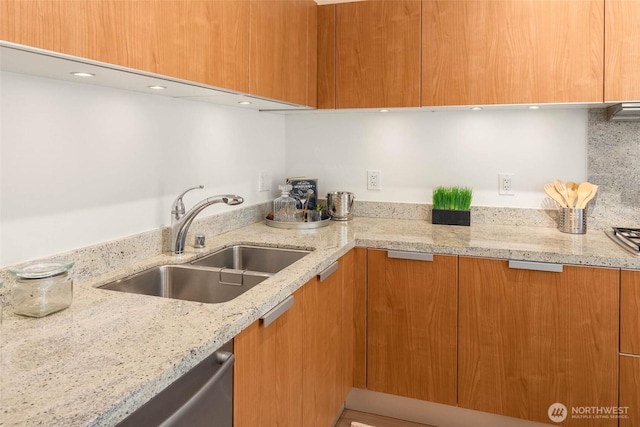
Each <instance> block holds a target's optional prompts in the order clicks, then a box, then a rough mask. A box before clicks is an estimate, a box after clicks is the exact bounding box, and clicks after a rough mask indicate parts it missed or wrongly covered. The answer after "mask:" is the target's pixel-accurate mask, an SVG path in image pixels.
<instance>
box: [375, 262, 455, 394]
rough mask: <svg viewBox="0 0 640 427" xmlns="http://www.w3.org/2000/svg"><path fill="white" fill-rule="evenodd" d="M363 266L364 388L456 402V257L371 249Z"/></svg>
mask: <svg viewBox="0 0 640 427" xmlns="http://www.w3.org/2000/svg"><path fill="white" fill-rule="evenodd" d="M405 254H411V253H405ZM422 255H427V254H422ZM393 256H403V253H400V252H398V253H395V254H394V255H393ZM367 266H368V267H367V269H368V298H369V301H368V317H367V322H368V334H367V337H368V341H367V342H368V345H367V348H368V365H367V366H368V370H367V388H368V389H369V390H374V391H379V392H384V393H390V394H395V395H400V396H406V397H411V398H415V399H422V400H429V401H432V402H439V403H446V404H449V405H455V404H456V304H457V270H458V261H457V257H456V256H443V255H435V256H433V260H432V261H420V260H411V259H399V258H391V257H390V256H388V252H387V251H384V250H382V251H381V250H369V251H368V262H367Z"/></svg>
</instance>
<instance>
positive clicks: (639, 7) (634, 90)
mask: <svg viewBox="0 0 640 427" xmlns="http://www.w3.org/2000/svg"><path fill="white" fill-rule="evenodd" d="M605 6H606V12H605V17H606V23H605V50H604V51H605V67H604V72H605V77H604V101H605V102H613V101H640V72H639V71H638V68H639V67H640V31H638V26H639V25H640V1H638V0H606V1H605Z"/></svg>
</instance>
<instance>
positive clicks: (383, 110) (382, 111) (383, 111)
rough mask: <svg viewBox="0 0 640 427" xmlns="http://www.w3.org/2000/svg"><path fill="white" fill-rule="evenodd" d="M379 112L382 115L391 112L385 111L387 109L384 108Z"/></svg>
mask: <svg viewBox="0 0 640 427" xmlns="http://www.w3.org/2000/svg"><path fill="white" fill-rule="evenodd" d="M379 111H380V112H381V113H388V112H389V110H387V109H385V108H383V109H382V110H379Z"/></svg>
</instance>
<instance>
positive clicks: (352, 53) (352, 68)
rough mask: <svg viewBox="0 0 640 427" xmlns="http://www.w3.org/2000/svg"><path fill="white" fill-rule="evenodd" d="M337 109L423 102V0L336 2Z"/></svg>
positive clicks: (412, 104)
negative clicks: (421, 97)
mask: <svg viewBox="0 0 640 427" xmlns="http://www.w3.org/2000/svg"><path fill="white" fill-rule="evenodd" d="M335 37H336V107H337V108H376V107H418V106H420V1H419V0H379V1H364V2H353V3H341V4H337V5H336V34H335Z"/></svg>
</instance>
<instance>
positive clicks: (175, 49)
mask: <svg viewBox="0 0 640 427" xmlns="http://www.w3.org/2000/svg"><path fill="white" fill-rule="evenodd" d="M250 34H251V37H250V36H249V35H250ZM0 39H2V40H7V41H11V42H14V43H20V44H24V45H28V46H33V47H37V48H41V49H46V50H52V51H55V52H61V53H65V54H69V55H74V56H79V57H83V58H88V59H92V60H96V61H101V62H106V63H110V64H116V65H120V66H124V67H129V68H134V69H138V70H142V71H148V72H152V73H157V74H162V75H166V76H170V77H177V78H180V79H184V80H189V81H194V82H199V83H205V84H208V85H211V86H216V87H220V88H225V89H231V90H234V91H238V92H242V93H249V94H251V95H256V96H260V97H264V98H270V99H275V100H279V101H284V102H288V103H292V104H300V105H308V106H315V105H316V90H317V84H316V74H317V65H316V61H317V54H316V52H317V47H316V43H317V41H316V40H317V5H316V3H315V2H314V1H313V0H291V1H272V0H224V1H219V0H189V1H181V0H149V1H139V0H101V1H95V0H75V1H53V0H32V1H31V0H30V1H21V0H5V1H2V2H0Z"/></svg>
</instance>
